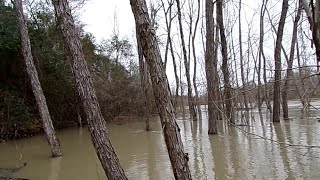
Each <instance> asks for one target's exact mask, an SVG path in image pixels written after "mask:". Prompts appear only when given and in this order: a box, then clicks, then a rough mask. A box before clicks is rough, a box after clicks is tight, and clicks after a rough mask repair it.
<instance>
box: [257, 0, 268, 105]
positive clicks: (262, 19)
mask: <svg viewBox="0 0 320 180" xmlns="http://www.w3.org/2000/svg"><path fill="white" fill-rule="evenodd" d="M267 1H268V0H263V1H262V5H261V8H260V32H259V33H260V39H259V63H258V72H257V73H258V109H259V111H261V110H262V103H263V101H262V99H261V87H262V83H261V64H262V58H264V51H263V42H264V22H263V21H264V15H265V12H266V4H267ZM264 59H265V58H264ZM264 71H265V70H264ZM264 83H266V82H264ZM265 88H266V87H265ZM266 90H267V89H265V91H266ZM265 99H266V102H267V98H266V97H265Z"/></svg>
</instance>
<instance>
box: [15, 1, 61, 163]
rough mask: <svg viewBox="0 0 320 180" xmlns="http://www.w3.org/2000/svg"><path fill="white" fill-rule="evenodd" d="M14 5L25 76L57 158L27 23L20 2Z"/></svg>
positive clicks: (56, 142) (55, 137)
mask: <svg viewBox="0 0 320 180" xmlns="http://www.w3.org/2000/svg"><path fill="white" fill-rule="evenodd" d="M14 5H15V10H16V15H17V18H18V22H19V26H20V35H21V48H22V54H23V60H24V64H25V67H26V71H27V74H28V76H29V79H30V83H31V88H32V92H33V94H34V97H35V99H36V103H37V107H38V111H39V114H40V118H41V120H42V124H43V129H44V133H45V135H46V139H47V141H48V143H49V145H50V148H51V154H52V157H58V156H61V155H62V153H61V149H60V143H59V140H58V138H57V136H56V135H55V131H54V127H53V124H52V121H51V117H50V114H49V109H48V106H47V102H46V98H45V96H44V94H43V91H42V88H41V84H40V81H39V78H38V73H37V70H36V67H35V65H34V62H33V57H32V53H31V44H30V38H29V35H28V28H27V23H26V20H25V16H24V14H23V7H22V1H21V0H14Z"/></svg>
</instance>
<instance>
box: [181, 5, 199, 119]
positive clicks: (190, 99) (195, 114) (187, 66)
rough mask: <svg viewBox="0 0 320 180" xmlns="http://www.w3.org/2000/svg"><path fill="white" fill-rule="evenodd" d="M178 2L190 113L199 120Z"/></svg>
mask: <svg viewBox="0 0 320 180" xmlns="http://www.w3.org/2000/svg"><path fill="white" fill-rule="evenodd" d="M176 2H177V9H178V21H179V30H180V38H181V45H182V52H183V60H184V67H185V70H186V78H187V85H188V104H189V113H190V117H191V118H192V120H194V121H196V120H197V112H196V108H195V105H194V100H193V97H192V85H191V78H190V62H189V61H188V57H187V50H186V45H185V41H184V35H183V27H182V15H181V5H180V0H176Z"/></svg>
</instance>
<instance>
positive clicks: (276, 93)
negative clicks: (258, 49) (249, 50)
mask: <svg viewBox="0 0 320 180" xmlns="http://www.w3.org/2000/svg"><path fill="white" fill-rule="evenodd" d="M288 8H289V4H288V0H283V2H282V10H281V15H280V20H279V25H278V31H277V39H276V46H275V49H274V62H275V76H274V80H275V82H274V87H273V122H280V98H281V96H280V93H281V89H280V85H281V81H280V80H281V43H282V37H283V29H284V24H285V20H286V15H287V12H288Z"/></svg>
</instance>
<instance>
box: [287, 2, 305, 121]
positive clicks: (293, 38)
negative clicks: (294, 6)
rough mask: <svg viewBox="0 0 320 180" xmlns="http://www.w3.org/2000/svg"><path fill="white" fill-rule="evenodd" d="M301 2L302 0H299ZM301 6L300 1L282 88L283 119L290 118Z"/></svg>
mask: <svg viewBox="0 0 320 180" xmlns="http://www.w3.org/2000/svg"><path fill="white" fill-rule="evenodd" d="M299 2H301V1H299ZM301 11H302V10H301V8H300V3H299V7H298V12H297V15H296V17H295V19H294V23H293V30H292V40H291V47H290V56H289V61H288V67H287V75H286V77H285V82H284V87H283V89H282V112H283V115H282V116H283V119H284V120H288V119H289V113H288V89H289V82H290V78H292V76H293V72H292V65H293V59H294V51H295V46H296V40H297V30H298V22H299V20H300V17H301Z"/></svg>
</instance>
